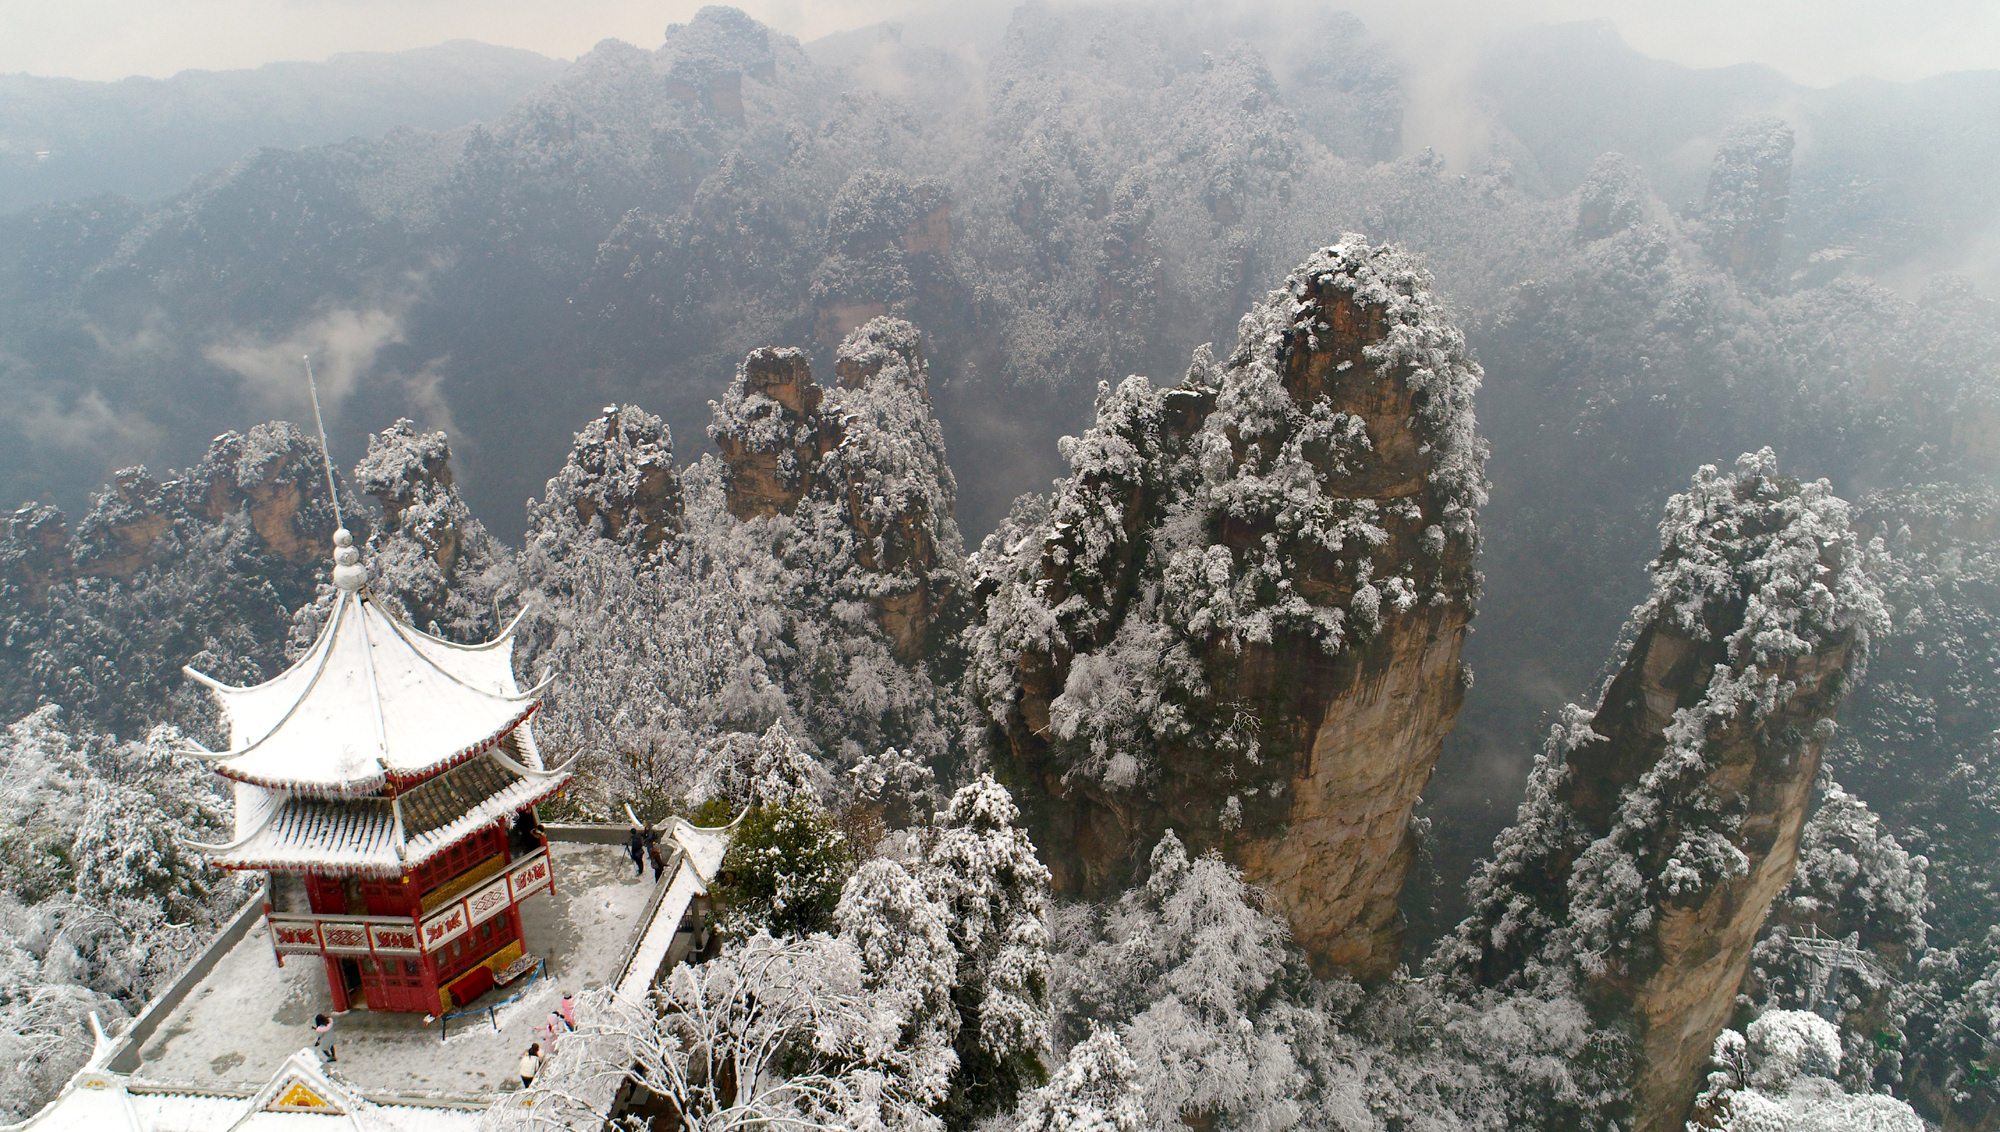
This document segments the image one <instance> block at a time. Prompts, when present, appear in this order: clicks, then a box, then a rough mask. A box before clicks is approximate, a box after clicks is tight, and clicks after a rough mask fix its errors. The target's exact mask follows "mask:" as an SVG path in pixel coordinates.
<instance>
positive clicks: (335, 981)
mask: <svg viewBox="0 0 2000 1132" xmlns="http://www.w3.org/2000/svg"><path fill="white" fill-rule="evenodd" d="M320 958H322V959H324V960H326V985H327V989H329V990H331V991H333V1012H334V1013H335V1014H339V1013H342V1012H343V1011H345V1010H346V1009H347V983H346V982H345V981H344V980H343V979H341V977H340V960H338V959H335V958H334V957H333V956H331V955H323V956H321V957H320Z"/></svg>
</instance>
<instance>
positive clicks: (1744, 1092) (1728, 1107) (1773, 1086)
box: [1689, 1010, 1926, 1132]
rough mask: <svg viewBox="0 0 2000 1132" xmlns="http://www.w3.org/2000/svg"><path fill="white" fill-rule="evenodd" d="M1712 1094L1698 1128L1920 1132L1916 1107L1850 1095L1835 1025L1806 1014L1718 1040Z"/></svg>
mask: <svg viewBox="0 0 2000 1132" xmlns="http://www.w3.org/2000/svg"><path fill="white" fill-rule="evenodd" d="M1713 1062H1714V1064H1715V1065H1716V1066H1717V1068H1716V1069H1715V1070H1714V1071H1713V1072H1711V1073H1710V1074H1709V1075H1708V1088H1707V1089H1706V1090H1704V1091H1703V1093H1702V1095H1701V1097H1700V1099H1699V1100H1698V1101H1697V1103H1696V1108H1695V1119H1694V1120H1693V1121H1691V1122H1689V1127H1690V1128H1713V1129H1718V1130H1721V1132H1780V1130H1787V1132H1789V1130H1793V1129H1797V1130H1801V1132H1919V1130H1920V1129H1923V1128H1925V1127H1926V1125H1925V1124H1924V1122H1923V1120H1922V1119H1920V1118H1919V1117H1918V1116H1917V1114H1916V1113H1915V1112H1913V1111H1911V1109H1910V1106H1909V1105H1907V1104H1904V1103H1903V1102H1902V1101H1899V1100H1895V1099H1893V1098H1891V1097H1885V1096H1882V1095H1881V1094H1879V1093H1866V1092H1864V1093H1861V1094H1858V1095H1849V1094H1848V1093H1846V1092H1844V1091H1843V1090H1842V1089H1841V1087H1840V1083H1839V1082H1838V1081H1836V1080H1834V1078H1835V1077H1836V1076H1838V1075H1839V1074H1840V1067H1841V1042H1840V1035H1839V1033H1838V1031H1836V1030H1835V1028H1834V1026H1833V1024H1832V1023H1830V1022H1828V1021H1827V1020H1826V1019H1824V1018H1821V1017H1819V1016H1818V1015H1816V1014H1812V1013H1809V1012H1806V1011H1800V1010H1771V1011H1766V1012H1765V1013H1763V1014H1760V1015H1759V1016H1758V1017H1757V1020H1756V1021H1754V1022H1751V1023H1750V1025H1749V1026H1748V1027H1746V1028H1745V1029H1744V1031H1743V1032H1741V1033H1739V1032H1737V1031H1735V1030H1724V1031H1723V1032H1722V1033H1721V1035H1720V1036H1718V1037H1717V1038H1716V1039H1715V1052H1714V1055H1713Z"/></svg>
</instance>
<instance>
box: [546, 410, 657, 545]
mask: <svg viewBox="0 0 2000 1132" xmlns="http://www.w3.org/2000/svg"><path fill="white" fill-rule="evenodd" d="M545 499H546V502H545V503H544V504H542V506H566V507H567V508H568V509H569V511H570V518H571V519H572V520H573V521H574V522H575V524H576V525H577V527H579V528H581V529H582V530H586V531H596V532H597V533H598V534H600V535H601V536H603V537H605V538H609V539H613V540H615V541H620V542H625V543H628V544H629V545H630V546H631V547H632V549H633V550H634V551H636V552H637V553H638V555H639V556H640V557H644V556H646V555H649V554H651V553H653V552H654V551H655V550H658V549H659V547H660V545H661V544H662V543H664V542H666V541H667V539H668V538H669V537H670V536H672V535H674V534H675V533H677V532H679V531H680V530H681V527H682V523H683V522H684V514H683V512H684V504H683V501H682V498H681V478H680V475H679V473H678V472H676V471H675V470H674V437H673V433H672V432H671V431H670V430H668V428H667V425H666V422H665V421H662V420H661V419H660V418H658V417H656V416H654V415H653V414H651V413H648V412H646V411H645V410H644V409H641V408H639V407H638V406H637V405H626V406H624V407H622V408H621V407H619V406H617V405H607V406H605V409H604V415H603V416H600V417H598V418H597V419H596V420H594V421H592V422H590V423H589V424H588V425H586V426H584V428H583V431H581V432H579V433H577V434H576V444H575V445H574V446H573V447H571V449H570V453H569V460H568V461H567V462H566V463H565V464H564V465H563V469H562V471H561V472H559V473H557V474H556V477H555V478H554V479H552V480H550V481H549V483H548V490H547V493H546V496H545ZM530 525H531V526H536V525H545V524H537V523H536V522H535V521H534V519H533V517H532V516H531V520H530Z"/></svg>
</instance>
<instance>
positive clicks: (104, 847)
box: [0, 707, 242, 1116]
mask: <svg viewBox="0 0 2000 1132" xmlns="http://www.w3.org/2000/svg"><path fill="white" fill-rule="evenodd" d="M178 742H179V735H178V733H177V732H175V731H174V730H173V729H171V728H164V727H163V728H160V729H158V730H156V731H155V732H154V733H153V734H152V735H151V736H150V737H149V738H148V739H147V740H145V741H143V742H124V743H120V742H117V741H115V740H111V739H108V738H105V737H102V736H97V735H92V734H89V733H87V732H85V733H72V732H70V731H69V730H68V729H66V728H65V726H64V725H63V721H62V718H61V712H60V710H59V709H57V708H55V707H46V708H42V709H40V710H39V711H36V712H34V713H33V714H31V715H28V716H26V717H25V718H22V719H21V720H19V721H17V722H15V723H13V724H12V725H10V726H9V727H8V728H7V730H6V733H5V735H4V737H0V1064H4V1065H5V1066H7V1072H5V1073H0V1112H5V1113H8V1114H10V1115H11V1116H22V1115H25V1114H26V1113H28V1112H31V1111H33V1109H34V1108H36V1107H37V1106H39V1105H40V1104H41V1103H42V1102H43V1101H45V1100H47V1099H48V1098H49V1097H50V1096H51V1095H53V1093H54V1091H55V1090H56V1089H57V1088H59V1087H60V1086H61V1085H62V1084H63V1082H64V1081H66V1080H68V1078H69V1075H70V1074H71V1073H72V1072H73V1071H74V1070H75V1069H76V1068H77V1067H78V1066H79V1065H80V1064H82V1062H83V1059H84V1058H85V1057H86V1056H87V1055H88V1054H89V1052H90V1048H91V1039H90V1030H89V1028H88V1026H87V1024H86V1019H87V1016H88V1015H89V1014H90V1013H93V1012H95V1013H97V1014H99V1015H100V1016H101V1017H102V1018H103V1020H104V1022H105V1024H106V1026H107V1028H115V1026H114V1024H115V1023H117V1022H119V1021H121V1020H122V1019H124V1018H126V1017H128V1016H130V1015H131V1014H134V1013H136V1012H137V1011H138V1009H139V1008H140V1007H141V1006H142V1005H143V1004H144V1003H145V1001H146V1000H147V998H148V997H149V996H150V995H151V994H152V993H153V991H154V990H156V989H157V987H158V986H159V984H160V983H161V982H162V981H164V980H165V979H168V978H171V977H172V976H173V974H174V973H175V972H176V971H178V970H179V968H180V966H181V964H182V963H184V962H185V961H186V959H187V958H188V956H189V955H191V954H192V953H193V951H194V949H195V948H197V947H199V946H200V945H201V944H202V943H203V941H204V940H205V939H206V938H207V936H208V934H209V933H210V932H211V931H212V930H214V928H215V927H216V926H217V925H218V924H219V922H220V920H221V918H222V917H223V916H225V915H226V914H227V913H228V912H229V911H230V910H231V909H232V907H233V905H234V904H235V903H236V901H237V900H239V899H241V896H242V893H241V890H240V889H239V888H238V886H237V885H236V884H234V883H233V882H228V881H222V880H219V879H218V878H217V877H216V876H215V874H214V873H213V872H211V871H210V870H209V869H208V868H207V867H206V865H205V864H204V863H203V862H202V861H201V860H200V858H199V857H197V856H196V855H195V854H194V853H192V852H191V851H190V850H188V849H187V847H186V846H185V845H184V844H182V842H181V840H180V839H181V838H183V837H186V838H194V839H205V838H211V839H212V838H214V837H217V836H218V835H220V834H221V833H222V830H223V828H224V827H225V826H226V824H227V814H226V812H225V807H224V804H223V800H222V798H221V797H220V795H218V794H217V793H216V792H215V789H214V786H213V783H212V776H211V775H209V774H208V773H207V772H206V770H205V769H203V768H201V767H198V766H191V765H189V764H188V763H187V761H186V760H184V759H180V758H177V756H176V755H175V754H174V753H173V751H174V748H175V747H176V746H177V745H178Z"/></svg>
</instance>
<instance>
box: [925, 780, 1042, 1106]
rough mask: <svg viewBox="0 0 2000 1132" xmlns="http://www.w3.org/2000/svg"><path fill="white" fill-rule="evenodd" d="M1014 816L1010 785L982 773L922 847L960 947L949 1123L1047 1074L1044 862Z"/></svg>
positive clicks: (934, 894) (931, 884) (1011, 1099)
mask: <svg viewBox="0 0 2000 1132" xmlns="http://www.w3.org/2000/svg"><path fill="white" fill-rule="evenodd" d="M1019 817H1020V811H1019V810H1018V809H1017V808H1016V807H1015V805H1014V800H1013V798H1012V797H1011V796H1009V795H1008V793H1007V788H1006V787H1004V786H1002V785H1000V784H999V783H998V782H996V781H994V780H993V777H992V776H991V775H985V774H982V775H980V776H979V777H978V778H976V779H974V780H973V781H972V782H971V783H970V784H968V785H966V786H965V787H963V788H961V789H960V790H959V791H958V793H956V794H954V795H953V796H952V799H951V805H950V806H949V807H947V808H946V810H945V811H944V812H943V813H942V814H940V815H939V819H940V827H941V828H940V829H939V831H938V833H937V838H936V841H935V842H934V843H933V844H931V845H930V847H929V849H928V851H927V852H926V854H925V868H924V870H923V873H922V874H921V876H922V880H923V882H924V884H925V886H926V887H927V888H928V889H929V890H930V893H931V898H932V899H933V900H935V901H937V903H938V904H939V905H940V906H941V907H942V908H943V909H944V910H945V917H946V923H947V924H948V925H949V926H950V931H951V941H952V946H953V948H954V949H955V950H956V951H957V953H958V959H957V973H956V975H955V976H954V978H953V983H952V992H951V998H952V1005H953V1007H954V1008H955V1009H956V1010H957V1011H958V1017H959V1023H958V1028H957V1038H956V1040H955V1041H954V1043H953V1048H954V1049H955V1050H956V1051H957V1053H958V1069H957V1071H956V1072H955V1073H954V1074H953V1076H952V1081H951V1091H950V1094H949V1096H948V1097H947V1098H946V1101H945V1103H944V1105H943V1111H944V1115H945V1122H946V1125H947V1126H948V1127H950V1128H954V1129H963V1128H969V1127H971V1126H972V1124H973V1123H975V1122H976V1121H978V1120H980V1119H983V1118H985V1117H988V1116H991V1115H993V1114H994V1113H998V1112H1005V1111H1007V1110H1009V1109H1010V1108H1012V1107H1013V1105H1014V1104H1015V1102H1016V1100H1017V1098H1018V1097H1019V1096H1020V1094H1021V1093H1022V1091H1023V1090H1026V1089H1031V1088H1034V1087H1036V1086H1038V1085H1040V1084H1041V1083H1042V1082H1043V1080H1044V1079H1045V1078H1046V1077H1047V1074H1048V1070H1047V1068H1046V1066H1045V1061H1044V1055H1045V1054H1046V1053H1047V1044H1048V1027H1049V939H1048V928H1047V925H1046V924H1045V923H1044V920H1043V916H1044V909H1045V904H1046V900H1047V894H1048V884H1049V871H1048V869H1047V868H1046V867H1044V866H1043V864H1042V862H1041V861H1040V860H1039V859H1037V858H1036V856H1035V847H1034V845H1033V844H1032V843H1030V842H1029V840H1028V835H1027V834H1026V833H1025V832H1023V831H1022V830H1021V829H1020V828H1019V827H1018V826H1017V825H1016V824H1015V823H1016V821H1017V820H1018V819H1019Z"/></svg>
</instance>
